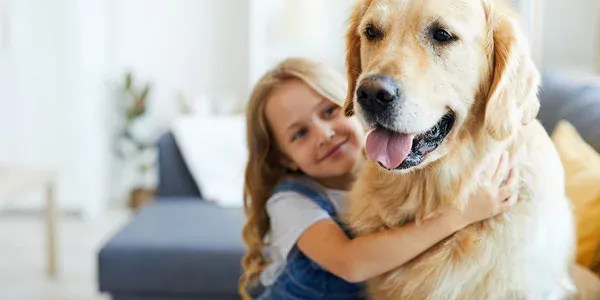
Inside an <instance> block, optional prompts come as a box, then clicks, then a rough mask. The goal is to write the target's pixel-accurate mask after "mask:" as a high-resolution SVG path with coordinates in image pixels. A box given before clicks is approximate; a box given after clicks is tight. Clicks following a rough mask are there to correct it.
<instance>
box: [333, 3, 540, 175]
mask: <svg viewBox="0 0 600 300" xmlns="http://www.w3.org/2000/svg"><path fill="white" fill-rule="evenodd" d="M346 68H347V70H346V71H347V76H348V83H349V85H348V86H349V87H348V88H349V90H348V96H347V99H346V104H345V108H344V110H345V113H346V115H348V116H350V115H353V114H356V115H357V116H358V118H359V120H360V121H361V123H362V124H363V126H364V127H365V129H367V131H369V133H368V136H367V143H366V150H367V153H368V156H369V157H370V158H371V159H373V160H377V161H378V162H379V164H380V165H381V166H383V167H384V168H386V169H389V170H399V171H400V172H403V171H407V170H411V169H413V168H420V167H423V166H425V165H427V164H429V163H431V162H433V161H435V160H438V159H440V158H441V157H443V156H444V155H446V154H447V153H449V151H450V150H451V149H453V147H458V146H459V145H458V144H459V142H458V140H459V139H458V137H459V136H461V135H460V133H461V132H463V133H464V132H466V131H469V132H470V130H472V128H470V127H477V126H479V127H483V128H484V129H485V131H486V132H487V134H489V135H490V136H491V137H492V138H494V139H496V140H506V139H508V138H510V137H512V136H513V135H514V134H515V133H516V132H517V130H518V128H519V126H521V124H524V123H527V122H529V121H531V120H532V119H534V118H535V116H536V115H537V112H538V108H539V102H538V101H537V88H538V83H539V74H538V71H537V69H536V68H535V65H534V63H533V61H532V60H531V58H530V56H529V46H528V44H527V41H526V39H525V38H524V35H523V33H522V32H521V31H520V28H519V20H518V17H517V16H516V15H515V14H514V13H513V12H512V11H510V10H508V9H507V8H506V7H505V6H500V5H499V4H496V3H494V0H360V1H358V3H357V4H356V5H355V7H354V11H353V13H352V15H351V17H350V26H349V29H348V32H347V37H346Z"/></svg>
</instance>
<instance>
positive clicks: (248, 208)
mask: <svg viewBox="0 0 600 300" xmlns="http://www.w3.org/2000/svg"><path fill="white" fill-rule="evenodd" d="M345 94H346V89H345V84H344V79H343V77H342V76H341V74H338V73H336V72H335V71H333V70H332V69H330V68H328V67H327V66H325V65H323V64H321V63H318V62H315V61H311V60H308V59H302V58H291V59H287V60H284V61H283V62H281V63H280V64H279V65H277V66H276V67H275V68H274V69H272V70H271V71H270V72H268V73H267V74H265V75H264V77H263V78H262V79H261V80H260V81H259V82H258V83H257V84H256V86H255V88H254V91H253V93H252V96H251V99H250V102H249V106H248V108H247V137H248V149H249V161H248V164H247V167H246V174H245V190H244V198H245V200H244V207H245V212H246V215H247V217H248V220H247V223H246V224H245V226H244V229H243V239H244V242H245V243H246V246H247V248H248V253H247V254H246V256H245V257H244V259H243V262H242V265H243V267H244V270H245V274H244V275H243V277H242V280H241V282H240V294H241V296H242V297H243V298H244V299H249V294H248V292H247V291H248V287H249V283H252V284H257V283H260V284H262V286H264V287H265V290H264V292H263V293H262V294H261V295H260V296H259V298H260V299H362V298H363V289H362V286H361V284H360V283H361V282H363V281H365V280H367V279H369V278H372V277H375V276H377V275H380V274H383V273H385V272H388V271H390V270H392V269H394V268H398V267H399V266H401V265H403V264H404V263H406V262H408V261H410V260H411V259H412V258H414V257H416V256H417V255H419V254H420V253H422V252H423V251H425V250H427V249H428V248H430V247H431V246H433V245H435V244H436V243H438V242H439V241H441V240H443V239H444V238H446V237H448V236H449V235H451V234H453V233H454V232H456V231H457V230H460V229H461V228H463V227H465V226H467V225H469V224H472V223H474V222H478V221H481V220H484V219H486V218H490V217H492V216H494V215H496V214H498V213H501V212H503V211H505V210H506V209H508V208H509V207H510V206H511V205H512V204H513V201H512V199H514V197H510V196H511V191H510V188H509V187H510V186H511V185H512V180H513V176H512V172H510V174H509V178H508V180H506V183H505V184H502V182H503V180H504V178H505V175H506V173H507V172H508V162H507V158H506V154H503V155H502V157H501V158H498V159H496V160H495V161H492V162H490V167H489V168H487V170H488V171H486V172H485V173H483V174H481V176H482V182H484V183H486V184H484V185H482V186H481V187H480V188H479V190H478V191H477V192H476V193H475V194H474V195H473V196H472V199H471V200H472V201H469V203H470V204H469V206H468V207H467V208H466V209H465V211H464V212H462V213H460V212H457V211H451V210H448V211H444V212H442V213H441V214H440V216H439V217H436V218H432V219H430V220H428V221H426V222H423V223H422V224H421V225H420V226H417V225H415V224H407V225H404V226H402V227H399V228H395V229H393V230H390V231H387V232H381V233H375V234H371V235H365V236H360V237H357V238H354V239H352V238H351V235H350V234H349V232H348V231H346V230H345V228H344V224H343V223H342V222H341V221H340V218H338V217H339V215H340V214H342V213H343V210H344V206H345V204H344V201H345V200H344V196H345V194H346V191H347V190H348V189H349V188H350V186H351V184H352V181H353V179H354V174H355V171H356V170H358V169H359V167H360V161H361V159H362V156H361V154H362V148H361V144H362V140H361V139H362V134H361V129H360V127H359V124H358V123H357V121H356V119H354V118H346V117H345V116H344V114H343V112H342V111H341V107H342V104H343V99H344V96H345ZM489 170H491V171H489ZM506 199H510V200H506ZM265 250H267V252H268V255H265V252H266V251H265Z"/></svg>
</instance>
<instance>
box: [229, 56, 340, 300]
mask: <svg viewBox="0 0 600 300" xmlns="http://www.w3.org/2000/svg"><path fill="white" fill-rule="evenodd" d="M289 80H301V81H303V82H304V83H305V84H307V85H308V86H310V87H311V88H312V89H313V90H315V91H316V92H317V93H318V94H320V95H321V96H323V97H325V98H327V99H329V100H331V101H333V102H335V103H336V104H338V105H339V106H340V107H343V102H344V97H345V95H346V83H345V80H344V78H343V76H342V75H341V74H340V73H338V72H336V71H335V70H333V69H332V68H330V67H328V66H327V65H325V64H324V63H322V62H318V61H314V60H309V59H306V58H288V59H285V60H283V61H282V62H280V63H279V64H278V65H276V66H275V67H274V68H273V69H271V70H270V71H269V72H267V73H266V74H265V75H264V76H263V77H262V78H261V79H260V80H259V81H258V83H257V84H256V85H255V86H254V90H253V91H252V94H251V96H250V101H249V103H248V107H247V109H246V126H247V127H246V130H247V131H246V134H247V140H248V154H249V157H248V163H247V165H246V172H245V183H244V211H245V213H246V217H247V221H246V224H245V225H244V228H243V231H242V237H243V240H244V243H245V244H246V248H247V250H248V251H247V253H246V255H245V256H244V258H243V260H242V267H243V268H244V274H243V275H242V278H241V280H240V285H239V293H240V295H241V296H242V298H243V299H251V297H250V295H249V294H248V292H247V287H248V286H249V284H255V283H257V280H258V278H259V275H260V273H261V272H262V271H263V270H264V269H265V267H266V266H267V265H268V263H269V261H268V259H267V258H266V257H265V256H264V254H263V250H264V248H265V247H266V246H267V242H266V241H265V237H266V236H267V234H268V233H269V232H270V221H269V217H268V215H267V211H266V202H267V199H268V198H269V197H270V195H271V193H272V192H273V189H274V188H275V186H276V185H277V184H278V182H279V181H280V180H281V179H282V178H283V177H284V176H285V175H286V173H287V171H286V169H285V168H284V167H283V166H281V164H280V162H279V154H278V152H277V151H278V150H277V145H276V144H275V140H274V139H273V137H272V134H271V131H270V129H269V126H268V123H267V119H266V115H265V106H266V103H267V100H268V99H269V97H270V95H271V94H272V93H273V91H274V90H276V89H277V88H279V87H280V86H281V85H282V84H283V83H285V82H286V81H289Z"/></svg>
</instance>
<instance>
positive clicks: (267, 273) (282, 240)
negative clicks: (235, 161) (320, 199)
mask: <svg viewBox="0 0 600 300" xmlns="http://www.w3.org/2000/svg"><path fill="white" fill-rule="evenodd" d="M324 191H325V194H326V196H327V197H328V199H329V200H330V201H331V202H332V204H333V206H334V209H335V211H336V214H340V213H343V210H342V209H343V206H344V202H345V199H346V194H347V191H344V190H335V189H325V190H324ZM267 214H268V215H269V218H270V219H271V235H270V242H271V247H270V248H269V252H270V255H271V261H272V262H271V264H270V265H269V266H268V267H267V268H266V269H265V270H264V271H263V272H262V274H261V283H262V284H263V285H265V286H268V285H271V284H272V283H273V282H274V281H275V279H277V276H279V274H281V272H282V271H283V269H284V267H285V264H286V259H287V256H288V254H289V252H290V251H291V250H292V248H293V247H294V245H295V244H296V242H297V241H298V239H299V238H300V235H302V233H303V232H304V231H305V230H306V229H308V227H310V226H311V225H313V224H315V223H316V222H318V221H321V220H324V219H330V218H331V217H330V216H329V214H328V213H327V211H326V210H324V209H323V208H321V207H320V206H319V205H318V204H317V203H316V202H315V201H314V200H312V199H310V198H308V197H306V196H304V195H303V194H300V193H297V192H293V191H283V192H278V193H275V194H273V195H272V196H271V197H270V198H269V200H267Z"/></svg>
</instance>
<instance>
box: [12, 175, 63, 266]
mask: <svg viewBox="0 0 600 300" xmlns="http://www.w3.org/2000/svg"><path fill="white" fill-rule="evenodd" d="M55 180H56V179H55V175H54V173H53V172H51V171H48V170H39V169H33V168H28V167H21V166H11V165H2V164H0V201H3V200H7V199H8V198H9V197H11V196H14V195H15V194H17V193H20V192H24V191H27V190H31V189H36V188H44V189H45V193H46V195H45V196H46V209H45V219H46V247H47V248H46V256H47V257H46V258H47V272H48V275H50V277H55V276H56V273H57V271H56V265H57V255H56V239H57V237H56V226H57V221H58V218H57V215H58V210H57V207H56V199H55V186H56V181H55Z"/></svg>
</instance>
